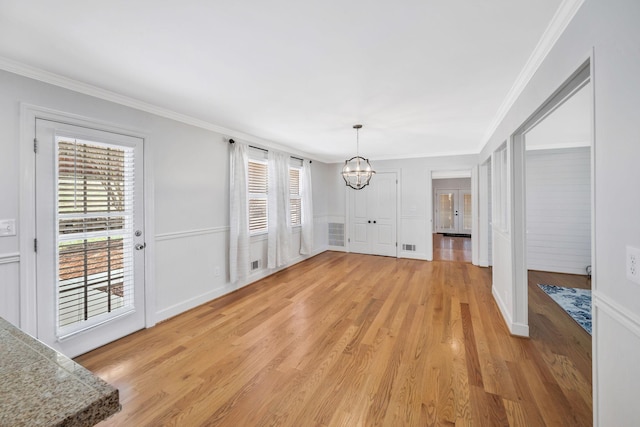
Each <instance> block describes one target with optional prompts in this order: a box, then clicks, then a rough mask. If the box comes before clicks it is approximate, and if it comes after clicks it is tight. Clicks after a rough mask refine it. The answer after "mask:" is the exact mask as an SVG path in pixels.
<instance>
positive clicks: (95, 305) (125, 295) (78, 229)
mask: <svg viewBox="0 0 640 427" xmlns="http://www.w3.org/2000/svg"><path fill="white" fill-rule="evenodd" d="M56 143H57V144H56V146H57V178H58V182H57V226H58V230H57V259H58V274H57V277H58V283H57V309H58V310H57V320H58V335H59V336H62V335H66V334H68V333H73V332H76V331H78V330H81V329H84V328H87V327H90V326H93V325H94V324H97V323H102V322H104V321H107V320H108V319H109V318H111V317H115V316H118V315H120V314H123V313H124V312H127V311H129V310H132V309H133V248H132V246H133V213H134V212H133V197H134V186H135V182H134V157H133V155H134V152H133V148H128V147H122V146H111V145H109V144H103V143H100V142H93V141H83V140H77V139H70V138H64V137H57V138H56Z"/></svg>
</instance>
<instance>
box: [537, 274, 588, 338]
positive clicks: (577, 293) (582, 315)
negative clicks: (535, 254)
mask: <svg viewBox="0 0 640 427" xmlns="http://www.w3.org/2000/svg"><path fill="white" fill-rule="evenodd" d="M538 286H540V289H542V290H543V291H544V293H545V294H547V295H549V296H550V297H551V298H552V299H553V300H554V301H555V302H557V303H558V305H559V306H560V307H562V309H563V310H564V311H566V312H567V313H568V314H569V316H571V317H572V318H573V320H575V321H576V322H578V324H579V325H580V326H582V328H583V329H584V330H585V331H587V332H589V335H591V290H589V289H576V288H565V287H562V286H554V285H538Z"/></svg>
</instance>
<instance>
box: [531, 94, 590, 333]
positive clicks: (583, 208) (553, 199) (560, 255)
mask: <svg viewBox="0 0 640 427" xmlns="http://www.w3.org/2000/svg"><path fill="white" fill-rule="evenodd" d="M591 90H592V89H591V83H589V82H587V83H586V84H585V85H584V86H583V87H580V88H579V89H578V90H576V91H575V92H574V93H573V94H571V96H570V97H569V98H568V99H566V101H564V102H563V103H562V104H561V105H559V106H558V107H557V108H556V109H554V110H553V111H552V112H551V113H550V114H548V115H547V116H546V117H544V118H543V119H542V120H541V121H540V122H538V123H537V124H536V125H535V126H534V127H533V128H531V129H529V130H528V131H527V132H526V133H525V134H524V141H523V143H524V144H525V153H524V161H525V173H526V175H525V176H526V179H525V183H526V262H527V269H528V287H529V291H528V296H529V323H530V326H531V328H530V332H531V334H535V333H537V332H536V330H535V328H537V327H538V326H537V325H538V322H537V321H535V320H537V319H538V318H539V317H540V316H543V317H547V316H548V317H549V320H550V321H551V323H553V324H554V327H557V328H559V329H563V330H564V333H567V334H571V336H572V337H573V339H572V341H573V342H581V341H584V342H585V343H586V342H590V341H591V339H590V335H589V334H588V333H587V330H590V329H591V326H590V325H591V310H590V307H589V309H586V308H585V307H583V306H582V304H580V303H579V301H581V300H582V299H580V300H576V301H574V303H573V304H574V305H576V304H579V306H575V307H571V308H570V310H569V312H571V313H572V316H571V315H569V314H568V313H567V312H566V311H564V310H562V309H561V307H560V306H559V305H558V304H557V303H555V302H554V301H553V300H552V299H551V298H549V297H547V296H546V295H545V293H544V292H543V290H542V289H545V290H546V292H547V293H549V292H558V293H559V295H560V294H562V293H566V294H574V293H575V294H576V295H580V296H585V297H586V296H589V298H590V291H591V274H590V273H591V257H592V254H591V238H592V236H591V229H592V224H591V218H592V212H591V194H592V189H591V164H592V159H591V157H592V153H591V140H592V136H591ZM538 285H548V286H549V287H547V286H543V287H540V286H538ZM581 298H582V297H581ZM540 305H543V306H544V312H541V311H540V310H539V309H538V307H539V306H540ZM550 313H551V314H553V313H555V314H554V315H550ZM572 317H573V318H572ZM578 322H581V323H580V324H581V325H583V326H582V328H580V327H577V326H578V325H577V323H578ZM583 328H586V329H584V330H583Z"/></svg>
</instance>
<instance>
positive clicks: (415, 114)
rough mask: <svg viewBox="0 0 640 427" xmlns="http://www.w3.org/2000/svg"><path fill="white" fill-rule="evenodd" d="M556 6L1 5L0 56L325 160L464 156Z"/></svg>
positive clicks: (517, 2)
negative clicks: (357, 138) (357, 144)
mask: <svg viewBox="0 0 640 427" xmlns="http://www.w3.org/2000/svg"><path fill="white" fill-rule="evenodd" d="M560 4H561V0H483V1H477V0H401V1H395V2H390V1H382V0H375V1H365V0H350V1H345V0H340V1H338V0H323V1H315V2H313V1H293V0H272V1H257V0H248V1H238V0H216V1H213V0H210V1H204V0H201V1H194V0H183V1H180V2H172V1H158V0H153V1H152V0H136V1H131V0H111V1H105V2H94V1H84V0H74V1H72V0H58V1H55V2H53V1H50V0H34V1H19V0H0V57H3V58H6V59H8V60H11V61H16V62H19V63H21V64H25V65H26V66H30V67H35V68H37V69H41V70H44V71H47V72H51V73H55V74H58V75H61V76H64V77H67V78H70V79H73V80H75V81H78V82H82V83H86V84H89V85H93V86H96V87H98V88H101V89H104V90H108V91H111V92H114V93H117V94H120V95H124V96H126V97H129V98H132V99H135V100H139V101H143V102H144V103H147V104H150V105H153V106H157V107H160V108H162V109H165V110H169V111H172V112H176V113H179V114H181V115H186V116H189V117H190V118H193V119H197V120H199V121H202V122H206V123H210V124H212V125H216V126H220V127H224V128H226V129H229V130H230V134H233V133H232V131H238V132H242V133H244V134H248V135H253V136H257V137H259V138H262V139H264V140H267V141H273V142H276V143H277V144H279V145H280V146H284V147H287V148H290V149H291V150H292V151H294V152H302V153H307V154H309V155H310V156H312V157H315V158H317V159H320V160H324V161H340V160H343V159H344V158H345V157H350V156H351V155H353V152H354V151H355V131H354V130H353V129H352V125H353V124H355V123H362V124H363V125H364V128H363V129H362V130H361V132H360V147H361V154H363V155H365V156H366V157H369V158H371V159H374V160H375V159H385V158H403V157H419V156H436V155H447V154H467V153H477V152H479V151H480V149H481V147H482V145H483V143H484V142H485V141H484V140H483V139H484V138H485V135H486V133H487V131H488V130H489V129H490V127H491V125H492V122H494V121H495V118H496V115H497V114H498V111H499V109H500V107H501V104H502V103H503V100H505V97H506V96H507V94H508V93H509V91H510V89H511V87H512V86H513V85H514V82H515V81H516V79H517V78H518V75H519V73H520V72H521V70H522V69H523V67H524V66H525V64H526V63H527V60H528V59H529V57H530V56H531V54H532V52H534V49H535V47H536V44H537V43H538V41H539V40H540V38H541V36H542V35H543V33H544V32H545V29H546V28H547V26H548V25H549V23H550V22H551V20H552V18H553V16H554V14H555V13H556V11H557V10H558V7H559V6H560Z"/></svg>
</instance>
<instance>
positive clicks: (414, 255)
mask: <svg viewBox="0 0 640 427" xmlns="http://www.w3.org/2000/svg"><path fill="white" fill-rule="evenodd" d="M398 258H408V259H418V260H420V261H427V254H425V253H422V252H413V251H400V252H399V253H398Z"/></svg>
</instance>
